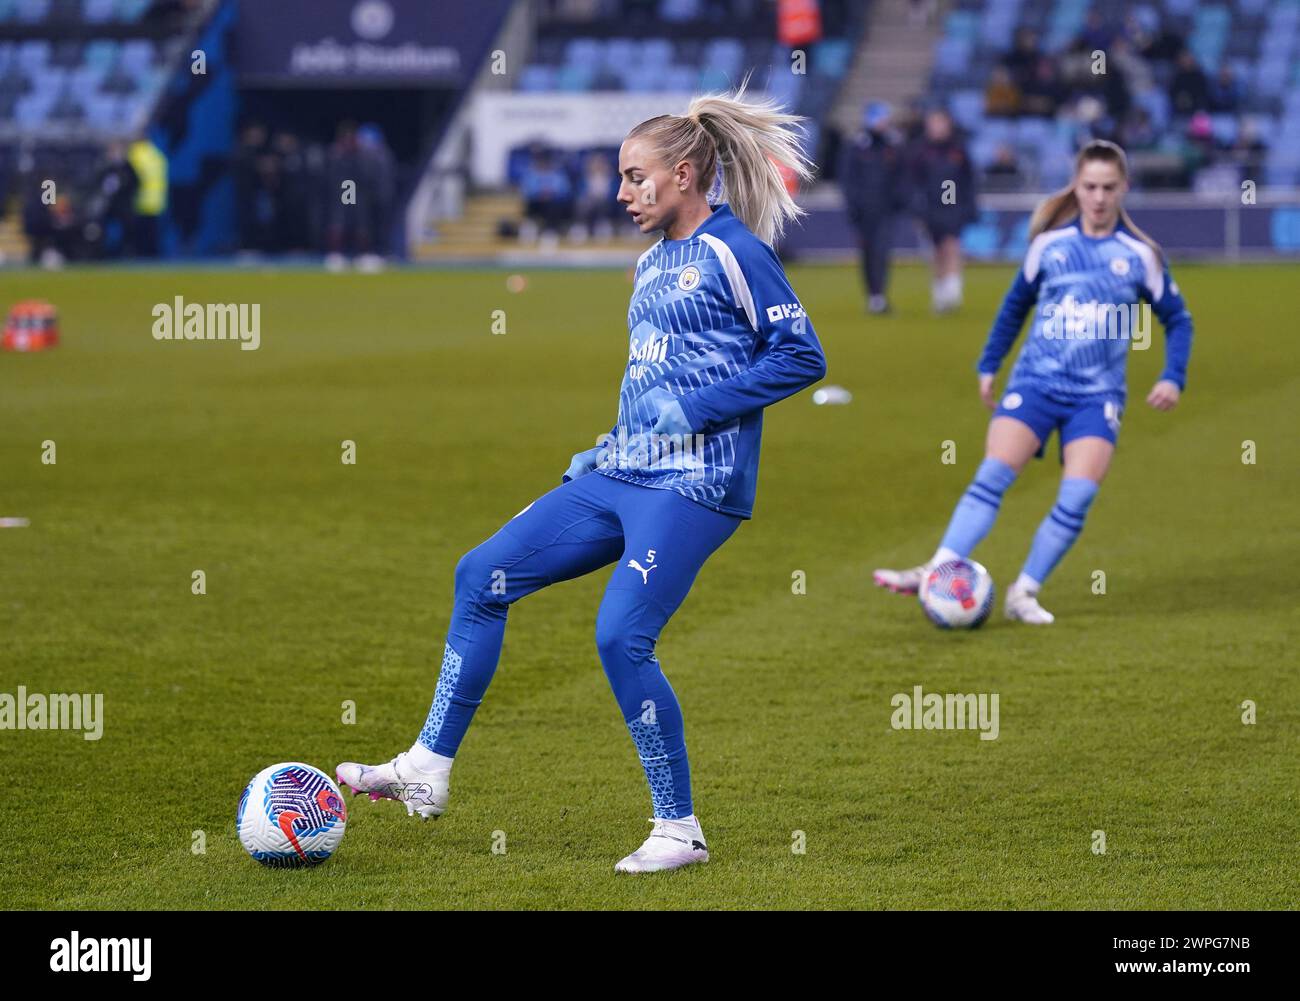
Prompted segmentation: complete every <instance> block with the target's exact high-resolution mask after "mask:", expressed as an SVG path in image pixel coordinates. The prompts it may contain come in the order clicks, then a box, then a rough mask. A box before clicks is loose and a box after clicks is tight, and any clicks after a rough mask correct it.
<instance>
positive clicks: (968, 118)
mask: <svg viewBox="0 0 1300 1001" xmlns="http://www.w3.org/2000/svg"><path fill="white" fill-rule="evenodd" d="M948 110H949V112H950V113H951V114H952V117H953V119H954V120H955V121H956V122H957V124H958V125H960V126H961V127H962V128H964V129H969V130H971V131H974V130H976V129H978V128H979V127H980V123H982V122H983V121H984V92H983V91H979V90H958V91H954V92H953V94H952V96H951V97H950V98H949V99H948Z"/></svg>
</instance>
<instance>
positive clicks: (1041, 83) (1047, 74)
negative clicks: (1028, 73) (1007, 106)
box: [1020, 56, 1065, 118]
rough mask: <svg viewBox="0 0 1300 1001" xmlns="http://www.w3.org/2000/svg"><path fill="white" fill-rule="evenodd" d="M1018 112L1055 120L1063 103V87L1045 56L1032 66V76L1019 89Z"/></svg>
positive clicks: (1054, 65) (1049, 60) (1054, 68)
mask: <svg viewBox="0 0 1300 1001" xmlns="http://www.w3.org/2000/svg"><path fill="white" fill-rule="evenodd" d="M1020 92H1021V99H1020V110H1021V112H1022V113H1023V114H1025V115H1032V116H1037V117H1041V118H1055V117H1056V112H1057V110H1058V109H1059V108H1060V107H1061V105H1062V103H1064V101H1065V87H1064V86H1063V85H1062V84H1061V80H1060V78H1059V77H1058V76H1057V73H1056V64H1055V63H1054V62H1053V61H1052V60H1051V59H1050V58H1048V57H1047V56H1040V57H1039V58H1038V61H1037V62H1036V63H1035V64H1034V72H1033V76H1032V77H1031V78H1030V79H1029V80H1028V81H1027V82H1026V83H1025V84H1024V85H1023V86H1022V87H1021V88H1020Z"/></svg>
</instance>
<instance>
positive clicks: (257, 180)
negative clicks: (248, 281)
mask: <svg viewBox="0 0 1300 1001" xmlns="http://www.w3.org/2000/svg"><path fill="white" fill-rule="evenodd" d="M265 156H266V127H265V126H263V125H262V124H261V123H260V122H250V123H249V124H248V125H246V126H244V129H243V131H242V132H241V133H240V137H239V148H238V149H237V150H236V151H235V211H236V213H237V214H238V217H239V246H240V249H241V250H254V251H263V252H266V251H270V249H271V245H272V243H273V240H274V228H275V204H274V200H273V196H272V194H271V193H270V192H269V191H268V190H266V187H265V174H266V171H265V164H264V163H263V159H264V157H265Z"/></svg>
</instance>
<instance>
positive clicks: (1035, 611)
mask: <svg viewBox="0 0 1300 1001" xmlns="http://www.w3.org/2000/svg"><path fill="white" fill-rule="evenodd" d="M1003 611H1004V612H1005V613H1006V616H1007V618H1008V619H1011V620H1012V621H1018V622H1027V623H1029V624H1030V625H1031V626H1050V625H1051V624H1052V623H1053V622H1055V621H1056V616H1055V615H1053V614H1052V613H1051V612H1049V611H1048V610H1047V609H1046V608H1044V607H1043V606H1042V605H1040V604H1039V603H1038V592H1037V591H1035V590H1031V589H1030V588H1027V587H1024V586H1022V585H1020V584H1012V585H1011V586H1010V587H1009V588H1007V597H1006V601H1005V602H1004V603H1003Z"/></svg>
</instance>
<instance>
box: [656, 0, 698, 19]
mask: <svg viewBox="0 0 1300 1001" xmlns="http://www.w3.org/2000/svg"><path fill="white" fill-rule="evenodd" d="M699 16H700V0H659V17H660V19H661V20H664V21H670V22H677V23H682V22H687V21H694V20H695V19H696V18H698V17H699Z"/></svg>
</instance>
